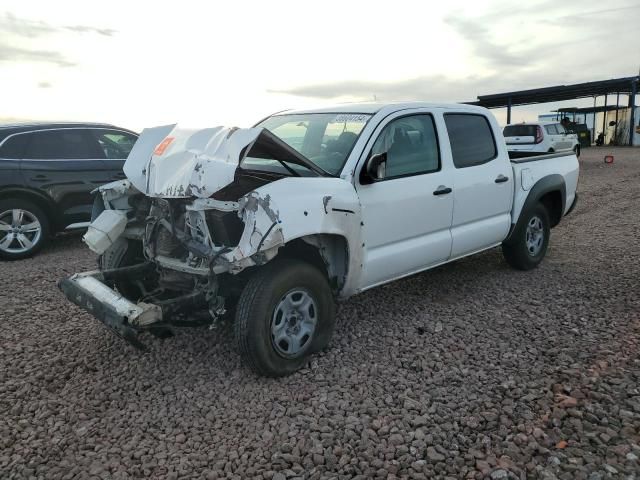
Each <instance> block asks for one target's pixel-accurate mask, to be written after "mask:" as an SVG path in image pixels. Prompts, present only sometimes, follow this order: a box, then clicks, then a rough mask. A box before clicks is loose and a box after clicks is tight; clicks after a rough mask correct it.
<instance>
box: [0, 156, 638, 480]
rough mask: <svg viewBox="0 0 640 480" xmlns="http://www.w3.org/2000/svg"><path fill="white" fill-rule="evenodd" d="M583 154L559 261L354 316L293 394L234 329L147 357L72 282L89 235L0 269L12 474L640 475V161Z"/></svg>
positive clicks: (482, 269)
mask: <svg viewBox="0 0 640 480" xmlns="http://www.w3.org/2000/svg"><path fill="white" fill-rule="evenodd" d="M609 151H613V152H614V153H615V155H616V160H615V163H614V164H613V165H604V163H603V162H602V157H603V155H604V153H605V149H589V150H587V151H586V152H585V153H584V155H583V158H582V160H581V164H582V174H581V179H580V194H581V197H580V203H579V205H578V207H577V208H576V210H575V211H574V212H573V213H572V215H571V216H570V217H568V218H567V219H565V220H564V222H563V223H562V224H561V225H560V226H559V227H558V228H556V229H554V230H553V234H552V239H551V245H550V250H549V252H548V254H547V258H546V259H545V261H544V262H543V264H542V265H541V266H540V267H539V268H538V269H536V270H534V271H531V272H518V271H514V270H511V269H510V268H509V267H508V266H507V265H506V263H505V262H504V260H503V259H502V257H501V254H500V251H499V249H496V250H492V251H489V252H486V253H484V254H481V255H478V256H475V257H473V258H469V259H465V260H461V261H457V262H455V263H454V264H451V265H447V266H444V267H441V268H437V269H435V270H433V271H431V272H427V273H424V274H420V275H416V276H413V277H411V278H409V279H406V280H402V281H399V282H396V283H394V284H391V285H388V286H385V287H382V288H379V289H376V290H373V291H370V292H368V293H365V294H362V295H360V296H357V297H355V298H353V299H351V300H350V301H348V302H346V303H344V304H342V305H341V306H340V309H339V318H338V325H337V329H336V333H335V336H334V340H333V342H332V345H331V347H332V348H331V349H330V350H328V351H327V352H326V353H324V354H321V355H318V356H316V357H314V359H313V361H312V362H311V363H310V364H309V366H308V368H306V369H305V370H303V371H301V372H299V373H297V374H295V375H292V376H290V377H288V378H284V379H280V380H272V379H265V378H259V377H257V376H255V375H253V374H252V373H250V372H249V371H248V370H247V369H245V368H243V367H242V365H241V364H240V361H239V358H238V355H237V354H236V352H235V351H234V349H233V343H232V332H231V328H229V327H224V328H222V329H220V330H214V331H209V330H188V329H185V330H181V331H179V332H178V334H177V335H176V336H175V337H173V338H170V339H168V340H159V339H155V338H152V337H149V338H147V339H145V340H146V341H147V342H148V344H149V345H150V352H149V353H147V354H141V353H138V352H137V351H135V350H133V349H132V348H130V347H128V346H127V345H126V344H125V343H124V342H122V341H121V340H120V339H118V338H116V337H114V336H113V335H111V334H110V333H109V332H108V331H107V330H106V329H105V328H103V327H102V326H100V325H99V324H98V323H97V322H96V321H95V320H94V319H93V318H91V317H90V316H89V315H87V314H85V313H84V312H82V311H81V310H79V309H78V308H76V307H75V306H73V305H71V304H70V303H68V302H67V301H66V300H65V299H64V298H63V296H62V294H61V293H60V292H59V291H58V290H57V288H56V286H55V282H56V281H57V280H58V279H59V278H61V277H64V276H66V275H69V274H72V273H74V272H77V271H80V270H86V269H90V268H93V267H94V265H95V257H94V256H93V255H92V254H91V253H90V252H89V251H88V250H87V249H86V248H84V247H83V245H82V244H81V242H80V239H79V237H78V236H67V237H63V238H59V239H57V240H56V241H55V242H54V243H53V245H52V246H51V247H49V248H48V249H46V251H44V252H43V253H42V254H41V255H39V256H38V257H37V258H35V259H30V260H24V261H19V262H12V263H3V264H1V265H0V272H1V275H0V283H1V285H2V288H1V291H0V305H2V308H1V310H0V324H1V325H2V327H3V328H2V331H1V332H0V359H1V362H2V368H1V370H0V412H2V414H1V415H0V478H32V477H33V478H36V477H37V478H46V479H55V478H67V479H71V478H89V477H91V478H130V477H152V478H174V479H176V478H207V479H209V478H238V479H240V478H266V479H270V478H273V479H275V480H282V479H288V478H294V477H299V478H314V479H318V478H372V477H373V478H431V477H434V478H456V479H459V478H478V479H479V478H491V479H506V478H544V479H554V478H560V479H574V478H575V479H585V478H588V479H592V480H596V479H604V478H629V479H632V478H638V477H640V474H639V472H640V463H639V460H638V458H639V457H640V446H639V445H640V387H639V385H638V380H639V379H640V358H639V357H638V344H639V339H640V315H639V312H640V298H639V297H640V296H639V294H638V291H639V290H638V287H639V281H638V278H639V276H638V275H639V274H640V251H639V249H638V237H639V236H640V226H639V225H640V214H639V213H638V212H639V210H640V150H639V149H636V150H630V149H617V150H615V149H614V150H611V149H609V150H607V152H609Z"/></svg>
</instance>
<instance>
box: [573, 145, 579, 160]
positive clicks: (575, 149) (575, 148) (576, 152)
mask: <svg viewBox="0 0 640 480" xmlns="http://www.w3.org/2000/svg"><path fill="white" fill-rule="evenodd" d="M573 153H575V154H576V157H577V158H580V145H576V146H575V147H573Z"/></svg>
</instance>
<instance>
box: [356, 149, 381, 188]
mask: <svg viewBox="0 0 640 480" xmlns="http://www.w3.org/2000/svg"><path fill="white" fill-rule="evenodd" d="M386 167H387V153H386V152H385V153H378V154H377V155H373V156H371V157H369V159H368V160H367V163H365V165H364V168H363V169H362V173H363V174H364V175H363V176H362V181H363V182H362V183H373V182H377V181H379V180H383V179H384V177H385V174H386Z"/></svg>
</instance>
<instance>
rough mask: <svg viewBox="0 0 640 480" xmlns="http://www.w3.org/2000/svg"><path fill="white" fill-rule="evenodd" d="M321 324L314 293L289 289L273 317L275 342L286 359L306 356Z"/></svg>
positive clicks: (277, 348)
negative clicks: (319, 323) (318, 325)
mask: <svg viewBox="0 0 640 480" xmlns="http://www.w3.org/2000/svg"><path fill="white" fill-rule="evenodd" d="M317 324H318V308H317V307H316V303H315V301H314V300H313V297H312V296H311V294H310V293H309V292H308V291H307V290H305V289H301V288H296V289H293V290H290V291H289V292H287V293H286V294H285V295H284V296H283V297H282V298H281V299H280V301H279V302H278V304H277V305H276V308H275V310H274V311H273V316H272V318H271V343H272V345H273V348H274V349H275V350H276V352H278V354H279V355H281V356H282V357H285V358H296V357H300V356H302V355H303V354H304V353H305V352H306V351H307V350H308V349H309V346H310V345H311V342H312V340H313V336H314V334H315V330H316V326H317Z"/></svg>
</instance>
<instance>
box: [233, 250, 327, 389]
mask: <svg viewBox="0 0 640 480" xmlns="http://www.w3.org/2000/svg"><path fill="white" fill-rule="evenodd" d="M334 324H335V305H334V301H333V295H332V293H331V289H330V287H329V284H328V282H327V279H326V278H325V276H324V275H323V274H322V273H321V272H320V271H319V270H318V269H317V268H315V267H314V266H312V265H310V264H308V263H305V262H302V261H298V260H290V259H283V260H275V261H274V262H273V263H271V264H268V265H265V266H264V267H262V270H261V271H259V272H257V273H256V275H255V276H253V277H252V278H251V279H250V280H249V282H248V283H247V285H246V286H245V288H244V290H243V292H242V295H241V296H240V299H239V301H238V306H237V312H236V322H235V336H236V343H237V345H238V350H239V351H240V355H241V357H242V359H243V360H244V362H245V363H246V364H247V365H248V366H249V367H250V368H251V369H252V370H253V371H255V372H256V373H258V374H260V375H265V376H269V377H281V376H284V375H288V374H290V373H293V372H295V371H296V370H298V369H299V368H301V367H302V366H303V365H304V364H305V362H306V360H307V359H308V357H309V356H310V355H311V354H312V353H313V352H316V351H318V350H320V349H322V348H324V347H325V346H326V345H327V344H328V343H329V340H330V339H331V335H332V333H333V327H334Z"/></svg>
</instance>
